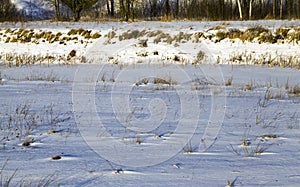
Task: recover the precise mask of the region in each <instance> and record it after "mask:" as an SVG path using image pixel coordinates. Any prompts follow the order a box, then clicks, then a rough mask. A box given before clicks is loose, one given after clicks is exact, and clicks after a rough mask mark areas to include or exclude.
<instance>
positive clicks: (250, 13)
mask: <svg viewBox="0 0 300 187" xmlns="http://www.w3.org/2000/svg"><path fill="white" fill-rule="evenodd" d="M252 2H253V0H250V3H249V20H251V19H252Z"/></svg>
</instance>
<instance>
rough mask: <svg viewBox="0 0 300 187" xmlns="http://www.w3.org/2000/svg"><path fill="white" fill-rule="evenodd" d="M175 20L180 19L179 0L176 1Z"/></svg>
mask: <svg viewBox="0 0 300 187" xmlns="http://www.w3.org/2000/svg"><path fill="white" fill-rule="evenodd" d="M175 6H176V7H175V18H176V19H178V16H179V0H176V5H175Z"/></svg>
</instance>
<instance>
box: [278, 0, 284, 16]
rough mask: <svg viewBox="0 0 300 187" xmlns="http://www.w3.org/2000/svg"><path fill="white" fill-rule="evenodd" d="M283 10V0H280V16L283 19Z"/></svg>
mask: <svg viewBox="0 0 300 187" xmlns="http://www.w3.org/2000/svg"><path fill="white" fill-rule="evenodd" d="M282 11H283V0H280V13H279V14H280V15H279V18H280V19H282Z"/></svg>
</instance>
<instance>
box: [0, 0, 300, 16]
mask: <svg viewBox="0 0 300 187" xmlns="http://www.w3.org/2000/svg"><path fill="white" fill-rule="evenodd" d="M46 2H47V3H48V4H49V6H51V7H52V8H53V10H54V11H53V12H55V13H54V14H53V18H55V19H56V20H69V19H70V20H71V19H73V20H74V21H79V20H80V19H81V17H82V16H84V17H88V18H89V19H90V20H101V19H108V18H110V19H118V20H122V21H129V20H131V21H134V20H136V19H139V20H163V21H168V20H182V19H188V20H256V19H299V18H300V0H46ZM24 17H26V16H24V15H22V13H20V12H18V11H17V10H16V8H15V6H14V5H13V4H12V3H11V2H10V0H0V21H14V20H15V19H21V18H22V19H24ZM25 19H26V18H25Z"/></svg>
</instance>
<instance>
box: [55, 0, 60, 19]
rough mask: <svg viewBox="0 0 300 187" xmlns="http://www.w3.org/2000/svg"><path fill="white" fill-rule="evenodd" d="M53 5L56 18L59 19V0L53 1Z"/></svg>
mask: <svg viewBox="0 0 300 187" xmlns="http://www.w3.org/2000/svg"><path fill="white" fill-rule="evenodd" d="M54 6H55V13H56V19H57V20H60V2H59V0H55V1H54Z"/></svg>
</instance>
